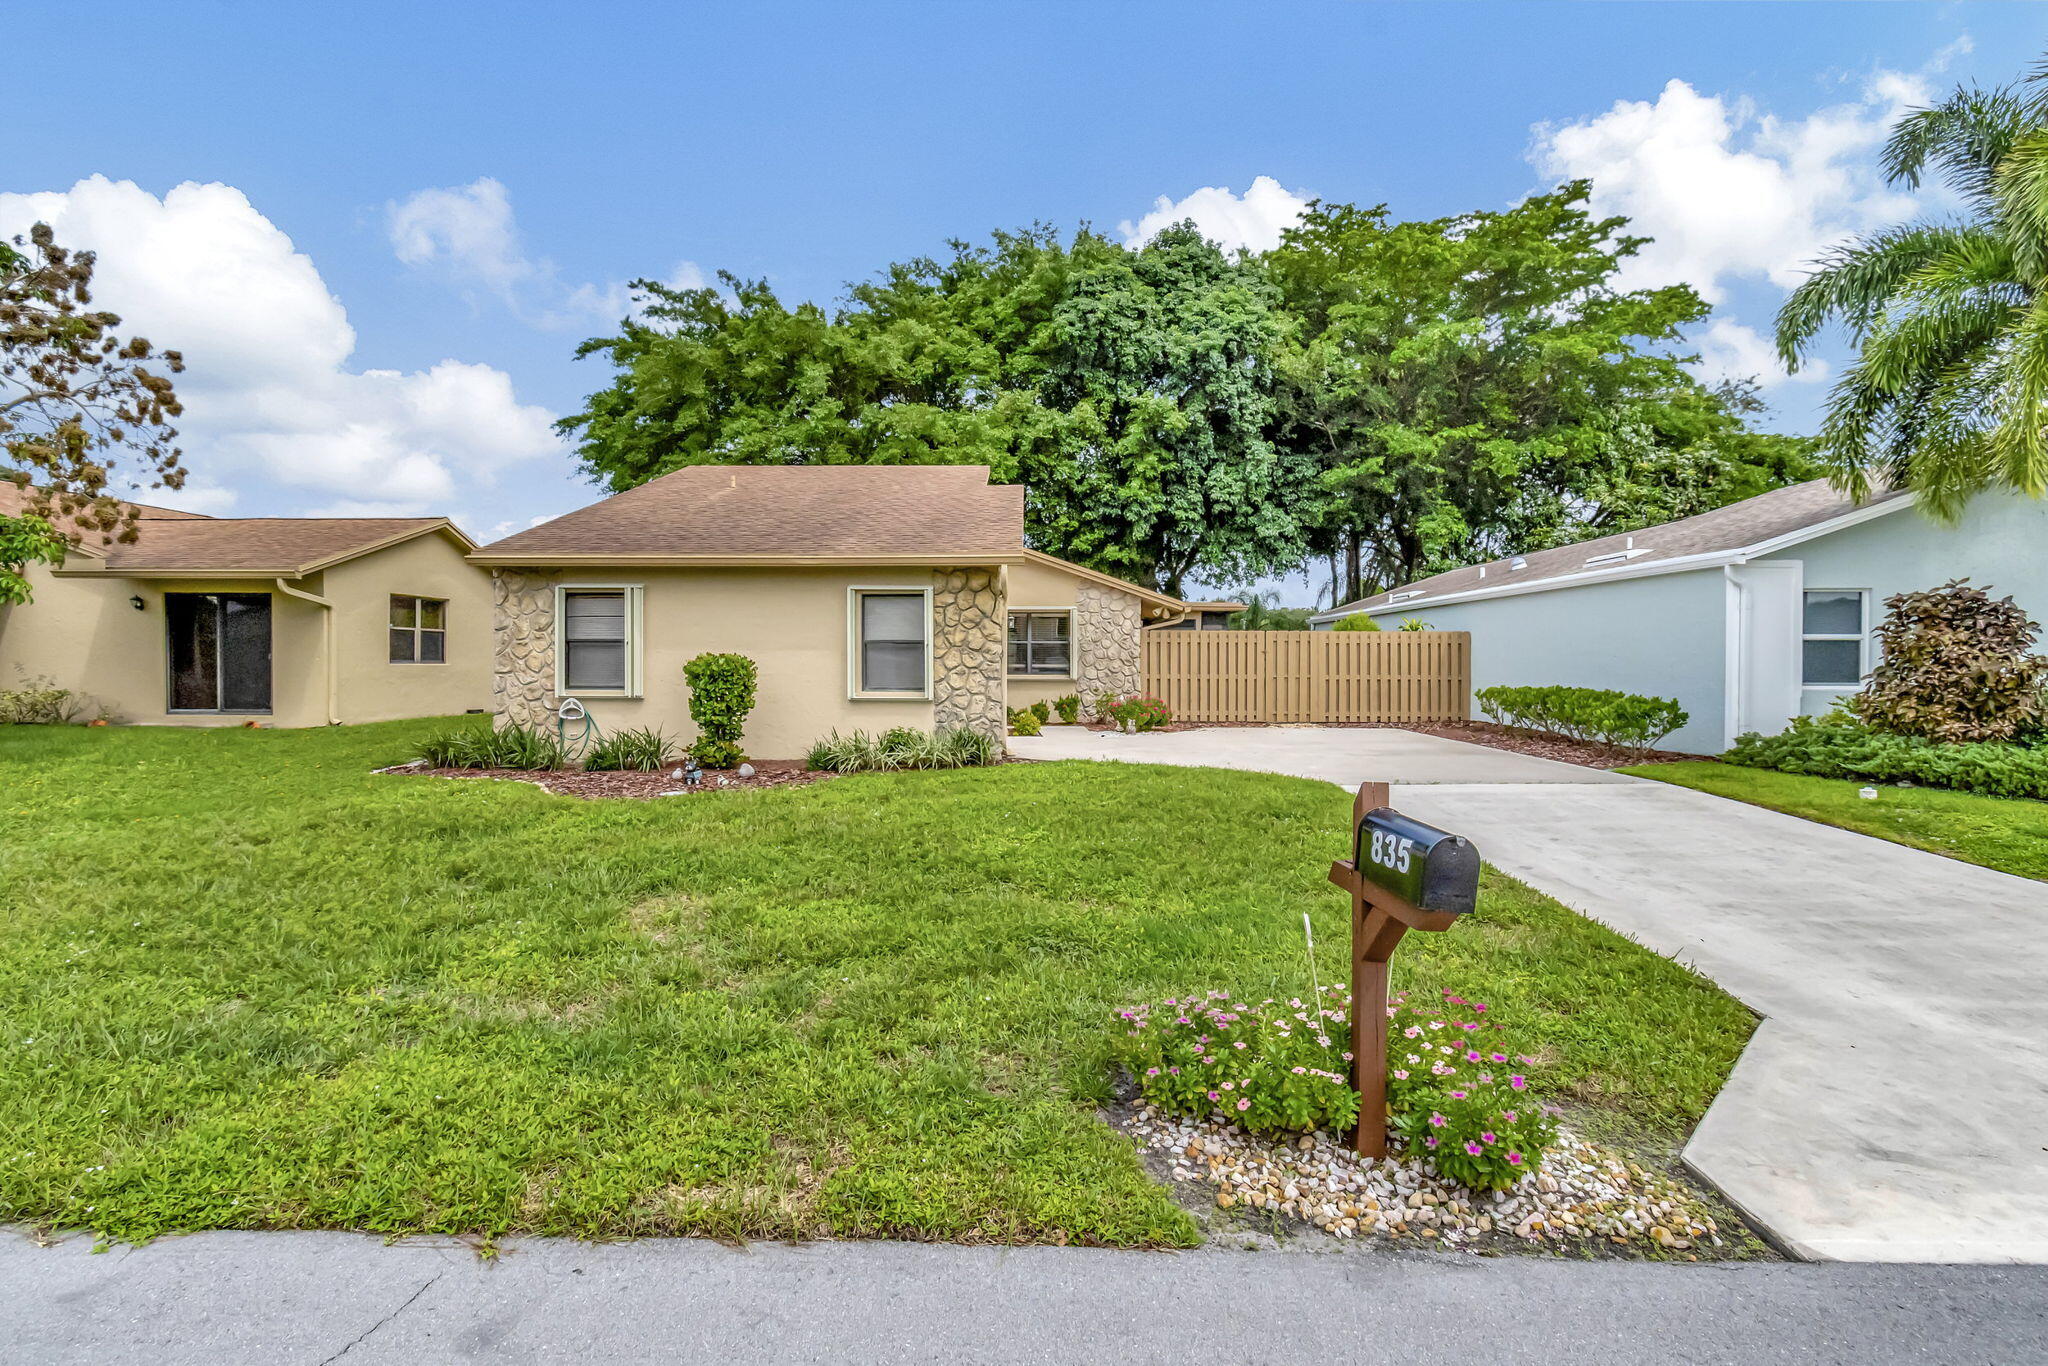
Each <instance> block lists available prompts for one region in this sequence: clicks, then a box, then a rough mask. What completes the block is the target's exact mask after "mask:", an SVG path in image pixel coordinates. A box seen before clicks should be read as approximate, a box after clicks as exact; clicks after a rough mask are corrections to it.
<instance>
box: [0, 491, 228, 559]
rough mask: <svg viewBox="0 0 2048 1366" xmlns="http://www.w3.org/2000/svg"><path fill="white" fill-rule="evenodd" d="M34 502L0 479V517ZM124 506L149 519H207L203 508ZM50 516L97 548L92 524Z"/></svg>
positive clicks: (21, 510) (18, 512)
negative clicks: (184, 509) (200, 510)
mask: <svg viewBox="0 0 2048 1366" xmlns="http://www.w3.org/2000/svg"><path fill="white" fill-rule="evenodd" d="M34 502H35V494H34V491H33V490H31V489H25V488H23V487H22V486H21V485H19V484H17V483H15V482H14V481H13V480H11V479H0V517H19V516H21V514H22V513H24V512H27V511H28V510H29V508H30V507H31V506H32V505H33V504H34ZM127 506H129V507H132V508H134V509H135V511H136V513H137V514H138V515H140V516H142V517H147V518H150V519H152V520H156V519H162V520H165V521H206V520H208V518H207V516H206V514H205V513H203V512H180V511H178V509H176V508H160V507H151V506H150V505H149V504H148V503H129V504H127ZM51 520H52V521H53V522H54V523H55V524H56V526H57V528H58V529H59V530H61V531H65V532H71V531H76V532H78V533H79V534H80V535H82V536H83V537H84V538H85V548H86V549H87V550H93V551H97V550H98V549H99V546H100V533H99V531H98V530H97V529H96V528H92V527H80V526H78V525H77V523H76V522H75V521H73V520H72V519H71V518H68V517H64V516H62V515H57V516H54V517H52V519H51Z"/></svg>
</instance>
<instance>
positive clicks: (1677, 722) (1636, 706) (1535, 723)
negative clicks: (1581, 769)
mask: <svg viewBox="0 0 2048 1366" xmlns="http://www.w3.org/2000/svg"><path fill="white" fill-rule="evenodd" d="M1472 698H1473V700H1474V701H1476V702H1477V703H1478V704H1479V709H1480V710H1481V711H1483V712H1485V713H1486V715H1487V717H1488V719H1490V720H1493V721H1498V722H1499V723H1500V724H1502V725H1504V726H1521V727H1523V728H1524V729H1526V730H1540V731H1545V732H1548V733H1549V734H1551V735H1562V736H1566V737H1567V738H1569V739H1573V740H1585V741H1591V742H1594V743H1597V744H1603V745H1625V746H1627V747H1629V748H1631V749H1649V748H1651V747H1652V746H1654V745H1655V744H1656V743H1657V742H1658V741H1659V740H1662V739H1663V738H1664V737H1665V736H1667V735H1669V734H1671V732H1672V731H1674V730H1677V729H1678V728H1679V727H1680V726H1683V725H1684V724H1685V723H1686V722H1687V721H1688V720H1690V719H1691V718H1690V717H1689V716H1688V715H1687V714H1686V710H1685V708H1684V707H1681V706H1679V705H1678V703H1677V702H1675V701H1673V700H1672V699H1671V698H1668V697H1639V696H1637V695H1636V694H1635V693H1626V692H1610V691H1608V690H1606V689H1604V688H1566V687H1556V686H1553V687H1546V688H1511V687H1506V686H1496V687H1491V688H1481V689H1479V690H1478V691H1477V692H1474V693H1473V694H1472Z"/></svg>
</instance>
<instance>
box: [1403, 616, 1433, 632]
mask: <svg viewBox="0 0 2048 1366" xmlns="http://www.w3.org/2000/svg"><path fill="white" fill-rule="evenodd" d="M1401 629H1402V630H1404V631H1427V630H1428V629H1429V623H1428V622H1426V621H1424V620H1423V619H1422V618H1421V617H1403V618H1401Z"/></svg>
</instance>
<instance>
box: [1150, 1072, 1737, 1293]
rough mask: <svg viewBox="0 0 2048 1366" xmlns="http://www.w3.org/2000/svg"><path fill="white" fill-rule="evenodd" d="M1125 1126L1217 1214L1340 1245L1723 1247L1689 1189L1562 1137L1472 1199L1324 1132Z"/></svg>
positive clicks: (1422, 1168) (1416, 1167)
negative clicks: (1376, 1241) (1369, 1241)
mask: <svg viewBox="0 0 2048 1366" xmlns="http://www.w3.org/2000/svg"><path fill="white" fill-rule="evenodd" d="M1117 1122H1118V1123H1119V1125H1121V1127H1122V1128H1123V1129H1124V1130H1125V1132H1126V1133H1128V1134H1129V1135H1130V1136H1131V1137H1132V1138H1133V1139H1135V1140H1136V1141H1137V1143H1138V1144H1139V1146H1140V1147H1142V1148H1145V1149H1148V1150H1150V1151H1152V1152H1154V1153H1158V1154H1160V1155H1161V1156H1162V1158H1163V1160H1164V1161H1165V1163H1166V1165H1167V1170H1168V1172H1169V1173H1170V1174H1171V1176H1172V1179H1173V1180H1174V1181H1176V1182H1200V1183H1203V1184H1206V1185H1209V1186H1212V1187H1214V1188H1215V1190H1216V1195H1215V1203H1216V1205H1217V1207H1218V1208H1220V1209H1232V1208H1236V1207H1240V1206H1249V1207H1250V1208H1252V1209H1255V1210H1270V1211H1274V1212H1277V1213H1279V1214H1282V1215H1285V1216H1287V1217H1289V1218H1291V1219H1295V1220H1297V1221H1299V1222H1301V1223H1303V1224H1306V1225H1308V1226H1310V1227H1313V1228H1316V1229H1320V1230H1321V1231H1322V1232H1324V1233H1327V1234H1329V1235H1331V1236H1332V1237H1336V1238H1359V1237H1368V1236H1372V1237H1382V1238H1391V1239H1396V1240H1401V1239H1414V1240H1418V1241H1419V1240H1429V1241H1431V1242H1434V1243H1436V1244H1438V1245H1441V1246H1444V1247H1470V1246H1474V1245H1481V1244H1484V1245H1491V1244H1492V1243H1493V1242H1494V1241H1495V1240H1496V1239H1497V1238H1498V1237H1499V1236H1500V1235H1502V1234H1510V1235H1512V1236H1513V1237H1516V1238H1519V1239H1521V1240H1523V1241H1524V1242H1528V1243H1531V1244H1534V1245H1537V1246H1549V1247H1560V1246H1568V1245H1575V1244H1605V1245H1607V1246H1609V1247H1610V1248H1612V1247H1627V1248H1633V1249H1635V1250H1637V1251H1641V1252H1651V1253H1667V1254H1672V1255H1675V1256H1678V1257H1683V1258H1684V1259H1686V1260H1688V1261H1697V1260H1698V1259H1699V1252H1698V1250H1699V1249H1711V1248H1718V1247H1722V1246H1724V1244H1723V1241H1722V1239H1721V1236H1720V1230H1719V1228H1718V1227H1717V1225H1716V1224H1715V1222H1714V1219H1713V1217H1712V1216H1711V1215H1710V1214H1709V1213H1708V1212H1707V1210H1706V1208H1705V1207H1704V1206H1703V1205H1702V1204H1701V1203H1700V1202H1699V1200H1698V1199H1697V1198H1696V1197H1694V1196H1693V1195H1692V1194H1691V1193H1690V1192H1689V1191H1686V1190H1685V1189H1684V1188H1682V1187H1681V1186H1679V1185H1678V1184H1677V1183H1676V1182H1674V1181H1671V1180H1668V1179H1666V1178H1664V1177H1660V1176H1656V1175H1654V1174H1652V1173H1650V1172H1647V1171H1644V1170H1643V1169H1642V1168H1641V1167H1639V1166H1637V1165H1635V1164H1634V1163H1632V1162H1630V1161H1628V1160H1627V1159H1626V1158H1624V1157H1622V1156H1620V1155H1619V1154H1617V1153H1613V1152H1610V1151H1608V1150H1607V1149H1604V1148H1601V1147H1599V1146H1597V1145H1595V1144H1592V1143H1588V1142H1586V1141H1585V1140H1584V1139H1581V1138H1578V1137H1577V1136H1575V1135H1573V1134H1570V1133H1568V1132H1565V1131H1562V1130H1561V1131H1560V1132H1559V1134H1558V1142H1557V1146H1556V1147H1555V1148H1553V1149H1552V1150H1551V1151H1550V1153H1549V1154H1548V1155H1547V1156H1546V1157H1545V1158H1544V1160H1543V1168H1542V1170H1541V1171H1539V1172H1532V1173H1530V1175H1528V1176H1527V1177H1524V1178H1523V1179H1522V1181H1521V1182H1520V1183H1518V1184H1517V1185H1515V1186H1513V1187H1511V1188H1510V1189H1508V1190H1505V1191H1474V1190H1469V1189H1467V1188H1465V1187H1463V1186H1460V1185H1458V1184H1456V1183H1455V1182H1452V1181H1447V1180H1445V1179H1444V1178H1443V1177H1440V1176H1438V1175H1437V1174H1436V1173H1435V1172H1434V1171H1432V1170H1431V1169H1430V1168H1429V1166H1428V1165H1427V1164H1426V1163H1424V1162H1421V1161H1419V1160H1416V1159H1413V1158H1408V1157H1401V1156H1389V1157H1387V1158H1384V1159H1378V1160H1375V1159H1373V1158H1365V1157H1360V1156H1359V1155H1358V1154H1356V1153H1354V1152H1353V1151H1351V1149H1350V1148H1348V1147H1346V1146H1344V1145H1343V1144H1342V1143H1340V1142H1338V1141H1337V1139H1336V1138H1335V1137H1334V1136H1333V1135H1331V1134H1328V1133H1326V1132H1324V1131H1322V1130H1320V1129H1319V1130H1317V1131H1316V1132H1315V1133H1312V1134H1303V1135H1301V1136H1299V1137H1286V1138H1277V1139H1276V1138H1266V1137H1261V1136H1258V1135H1254V1134H1249V1133H1246V1132H1245V1131H1244V1130H1243V1129H1241V1128H1239V1127H1238V1126H1237V1125H1234V1124H1230V1123H1227V1122H1224V1121H1222V1120H1192V1119H1186V1118H1183V1117H1181V1116H1177V1115H1169V1114H1167V1113H1165V1112H1164V1111H1162V1110H1160V1109H1158V1108H1157V1107H1155V1106H1153V1105H1151V1104H1149V1103H1148V1102H1145V1101H1142V1100H1141V1101H1139V1102H1138V1103H1137V1104H1136V1105H1135V1106H1134V1107H1133V1108H1132V1109H1131V1110H1130V1111H1128V1112H1127V1113H1125V1114H1123V1115H1121V1116H1120V1117H1119V1118H1118V1120H1117Z"/></svg>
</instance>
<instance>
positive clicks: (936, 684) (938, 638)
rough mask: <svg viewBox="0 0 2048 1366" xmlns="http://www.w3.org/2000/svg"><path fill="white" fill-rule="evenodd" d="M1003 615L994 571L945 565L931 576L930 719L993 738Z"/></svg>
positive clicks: (1004, 637)
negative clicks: (966, 728)
mask: <svg viewBox="0 0 2048 1366" xmlns="http://www.w3.org/2000/svg"><path fill="white" fill-rule="evenodd" d="M1008 623H1009V617H1008V613H1007V611H1006V609H1005V604H1004V601H1003V590H1002V586H1001V584H1000V582H999V581H998V579H997V576H996V571H994V570H991V569H948V570H941V571H940V572H939V573H937V574H934V575H933V576H932V724H933V725H934V726H935V727H937V728H938V729H941V730H944V729H948V728H950V727H953V726H966V727H968V728H970V729H973V730H978V731H980V732H981V733H982V734H984V735H992V736H994V737H995V738H996V739H997V740H1001V739H1002V737H1003V736H1004V735H1006V734H1008V733H1009V729H1010V726H1009V716H1008V715H1007V714H1006V713H1005V712H1004V710H1003V700H1004V697H1005V695H1006V694H1005V691H1004V678H1005V673H1004V662H1003V651H1004V650H1005V649H1006V648H1007V647H1008V644H1009V640H1008V636H1009V624H1008Z"/></svg>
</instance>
